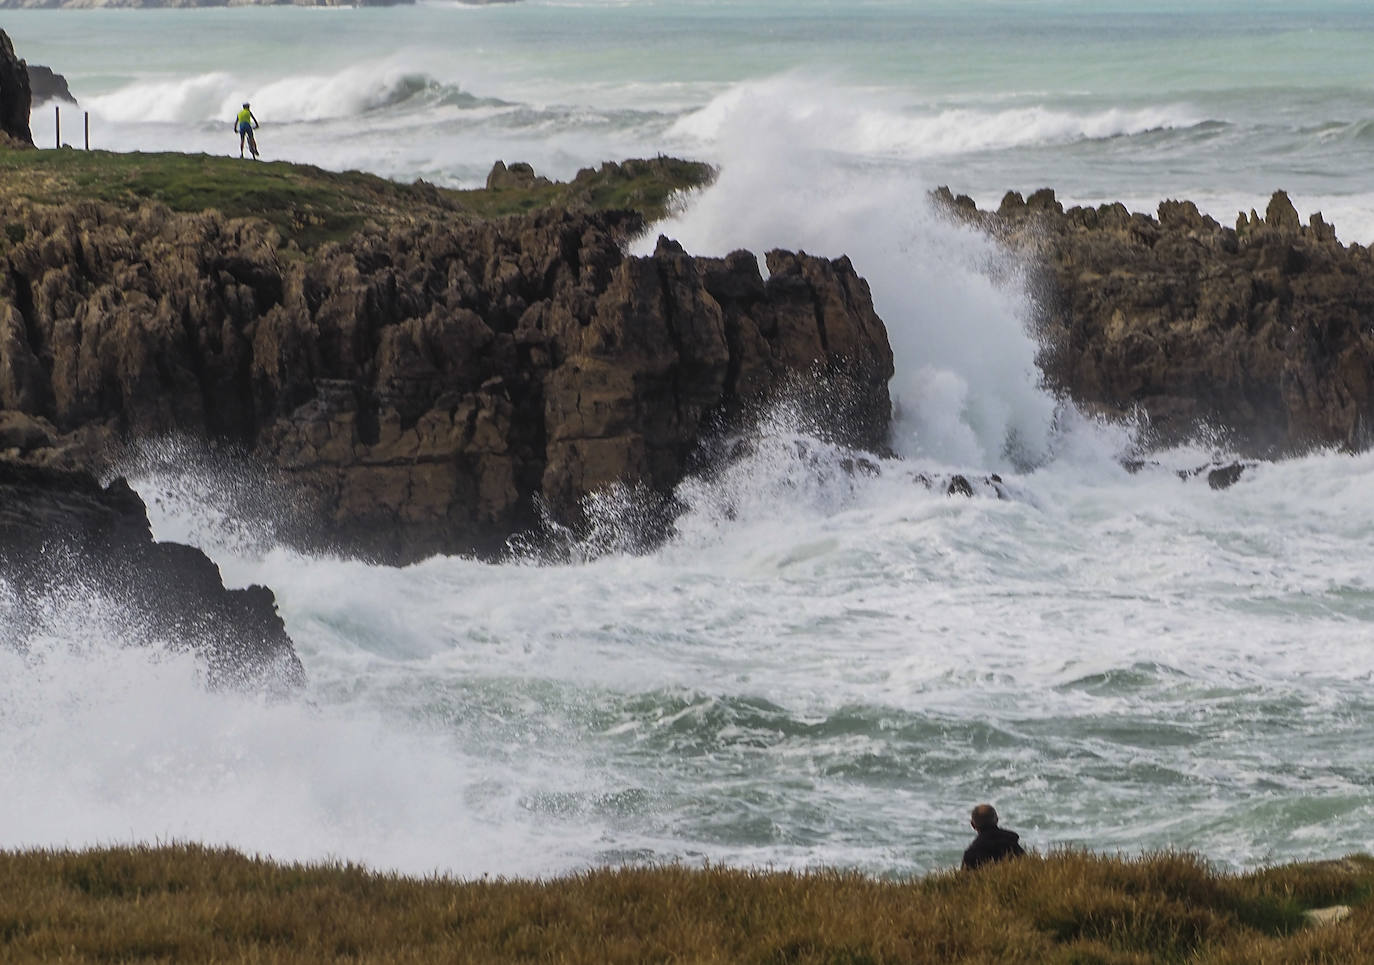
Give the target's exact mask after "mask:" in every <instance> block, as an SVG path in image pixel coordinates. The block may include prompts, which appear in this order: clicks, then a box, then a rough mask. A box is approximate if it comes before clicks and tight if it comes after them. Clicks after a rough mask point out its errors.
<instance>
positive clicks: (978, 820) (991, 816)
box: [970, 804, 997, 831]
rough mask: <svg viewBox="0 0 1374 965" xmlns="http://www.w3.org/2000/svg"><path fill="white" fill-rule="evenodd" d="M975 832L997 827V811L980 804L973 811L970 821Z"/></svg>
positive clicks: (989, 806)
mask: <svg viewBox="0 0 1374 965" xmlns="http://www.w3.org/2000/svg"><path fill="white" fill-rule="evenodd" d="M970 823H971V824H972V825H973V829H974V830H975V831H987V830H990V829H991V828H995V827H997V809H996V808H995V807H993V806H992V805H991V804H980V805H978V806H977V807H976V808H974V809H973V816H972V818H971V820H970Z"/></svg>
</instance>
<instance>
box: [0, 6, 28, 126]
mask: <svg viewBox="0 0 1374 965" xmlns="http://www.w3.org/2000/svg"><path fill="white" fill-rule="evenodd" d="M30 103H31V94H30V92H29V72H28V68H27V66H26V65H25V63H24V62H23V61H22V60H20V59H19V57H18V56H16V55H15V53H14V44H12V43H11V42H10V38H9V34H7V33H5V32H4V31H3V30H0V135H3V138H0V147H3V146H5V144H4V138H9V139H13V140H14V141H17V142H19V143H20V144H26V145H29V146H30V147H31V146H33V133H32V132H31V131H30V130H29V104H30Z"/></svg>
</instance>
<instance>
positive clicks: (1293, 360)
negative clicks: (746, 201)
mask: <svg viewBox="0 0 1374 965" xmlns="http://www.w3.org/2000/svg"><path fill="white" fill-rule="evenodd" d="M937 196H938V197H939V199H940V200H942V201H943V203H944V204H945V205H946V207H947V209H948V210H950V211H952V212H955V213H956V214H957V215H958V216H959V217H962V218H965V219H968V220H971V221H974V222H976V223H978V224H981V225H983V226H984V227H986V228H987V229H988V230H990V231H992V232H994V233H995V234H997V235H998V236H999V237H1002V238H1005V239H1006V240H1007V241H1008V243H1009V244H1012V245H1014V246H1016V247H1018V248H1020V249H1021V250H1023V251H1027V252H1029V253H1030V254H1031V256H1032V258H1033V259H1034V261H1035V263H1036V264H1038V266H1039V268H1040V274H1039V288H1038V291H1037V294H1038V296H1039V300H1040V304H1041V309H1042V311H1041V319H1040V323H1041V332H1040V334H1041V335H1042V337H1043V339H1044V345H1045V349H1044V352H1043V355H1042V368H1043V370H1044V373H1045V377H1046V379H1047V380H1048V381H1049V383H1050V384H1051V385H1053V386H1055V387H1058V388H1060V389H1062V390H1064V391H1066V392H1067V393H1069V394H1070V395H1071V396H1072V397H1073V398H1075V399H1076V400H1078V401H1080V402H1082V403H1086V404H1089V405H1091V406H1094V407H1098V408H1101V409H1106V410H1109V411H1115V412H1120V413H1125V412H1129V411H1130V410H1132V409H1137V408H1138V409H1140V410H1143V411H1144V412H1145V413H1147V414H1148V417H1149V421H1150V426H1151V429H1152V431H1153V433H1154V435H1155V437H1156V439H1157V441H1159V442H1164V443H1168V442H1173V441H1177V440H1180V439H1182V438H1186V437H1188V436H1190V435H1193V434H1194V433H1196V432H1197V431H1198V429H1199V427H1200V426H1207V427H1210V428H1211V429H1212V430H1221V431H1222V432H1224V433H1225V434H1227V435H1229V437H1230V439H1229V442H1230V443H1231V444H1232V445H1233V446H1235V447H1236V448H1237V450H1238V451H1240V452H1242V453H1247V454H1250V455H1260V456H1272V455H1277V454H1282V453H1286V452H1292V451H1297V450H1302V449H1305V448H1308V447H1312V446H1324V445H1335V446H1345V447H1350V448H1353V449H1362V448H1366V447H1367V446H1368V445H1369V444H1370V441H1371V432H1372V431H1374V255H1372V254H1371V251H1370V250H1369V249H1366V248H1364V247H1362V246H1360V245H1350V246H1345V245H1342V244H1341V243H1340V242H1339V241H1337V240H1336V234H1335V231H1334V229H1333V228H1332V227H1331V226H1330V225H1328V224H1326V223H1325V222H1324V221H1323V220H1322V217H1321V215H1320V214H1316V215H1313V216H1312V217H1311V218H1310V219H1309V221H1308V223H1307V224H1305V225H1304V224H1302V223H1300V220H1299V218H1298V213H1297V211H1296V209H1295V208H1294V206H1293V204H1292V202H1291V201H1290V200H1289V199H1288V196H1287V195H1286V194H1284V193H1283V192H1281V191H1280V192H1278V193H1276V194H1275V195H1274V196H1273V198H1272V199H1271V200H1270V202H1269V205H1268V207H1267V209H1266V212H1265V214H1264V216H1263V217H1261V216H1260V215H1258V214H1257V213H1255V212H1253V211H1252V212H1250V214H1248V215H1246V214H1242V215H1241V216H1240V217H1239V219H1238V220H1237V222H1236V224H1235V226H1234V227H1231V226H1226V225H1222V224H1219V223H1218V222H1217V221H1215V220H1214V219H1212V218H1210V217H1207V216H1205V215H1202V214H1200V213H1199V211H1198V209H1197V207H1196V206H1195V205H1194V204H1192V203H1191V202H1188V201H1165V202H1163V203H1161V204H1160V206H1159V210H1158V215H1157V217H1149V216H1148V215H1144V214H1132V213H1131V212H1129V211H1127V210H1126V208H1125V207H1124V206H1123V205H1120V204H1115V205H1103V206H1101V207H1098V208H1070V209H1069V210H1067V211H1065V210H1064V209H1063V207H1062V205H1060V204H1059V203H1058V202H1057V201H1056V200H1055V197H1054V193H1053V192H1052V191H1048V190H1046V191H1039V192H1036V193H1035V194H1033V195H1031V196H1030V197H1029V198H1025V199H1023V198H1022V197H1021V196H1020V195H1017V194H1009V195H1008V196H1007V197H1006V198H1005V199H1004V200H1003V202H1002V205H1001V207H1000V208H999V209H998V211H997V212H995V213H994V212H980V211H978V210H977V209H976V208H975V207H974V205H973V202H972V201H970V200H969V199H967V198H963V197H960V198H955V197H953V196H952V195H950V194H949V192H948V191H942V192H938V193H937Z"/></svg>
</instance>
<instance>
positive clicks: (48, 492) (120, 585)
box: [0, 420, 304, 690]
mask: <svg viewBox="0 0 1374 965" xmlns="http://www.w3.org/2000/svg"><path fill="white" fill-rule="evenodd" d="M13 421H14V420H10V422H13ZM0 432H3V433H7V435H8V438H7V439H6V441H10V442H12V441H14V438H13V434H14V426H13V425H8V426H5V427H3V428H0ZM0 586H4V587H5V588H7V589H8V590H9V591H10V592H7V593H0V625H3V630H0V643H4V644H7V645H9V646H12V647H16V646H17V647H19V648H24V647H26V646H27V643H28V638H29V634H32V633H43V632H45V625H46V619H45V616H44V613H43V612H42V611H43V608H44V607H52V606H61V605H62V597H63V594H65V593H71V592H73V591H75V592H77V593H79V594H81V595H83V596H90V595H91V594H93V593H94V594H99V595H100V596H101V597H102V598H103V599H104V600H106V601H107V603H108V604H109V605H110V606H111V607H112V608H114V609H116V610H117V611H118V614H119V616H118V619H119V620H120V621H121V622H123V623H125V624H126V625H127V626H128V628H129V630H130V633H129V637H130V638H133V639H141V640H145V641H149V642H152V641H161V642H164V643H166V644H167V645H170V646H172V647H175V648H189V649H191V650H194V651H195V652H196V653H197V654H198V656H200V658H201V659H202V660H203V663H204V666H205V668H206V676H207V682H208V683H209V684H210V685H211V686H214V687H252V688H266V689H269V690H283V689H289V688H293V687H296V686H299V685H300V684H301V683H303V682H304V672H303V670H302V669H301V664H300V661H299V660H298V659H297V657H296V653H295V650H294V649H293V648H292V645H291V640H290V638H288V637H287V635H286V629H285V627H284V626H283V624H282V621H281V618H280V617H279V616H278V615H277V610H276V603H275V600H274V599H273V596H272V591H271V590H268V589H266V588H264V587H260V586H250V587H248V588H247V589H244V590H226V589H225V588H224V585H223V583H222V582H221V581H220V574H219V569H218V568H217V567H216V566H215V564H214V563H212V562H210V560H209V559H207V558H206V557H205V554H203V553H201V552H200V551H199V550H197V549H194V548H193V547H190V546H182V545H180V544H178V543H158V542H154V540H153V538H152V535H151V533H150V531H149V528H148V519H147V516H146V513H145V509H144V506H143V503H142V501H140V500H139V498H138V496H137V495H135V493H134V492H133V490H131V489H130V488H129V487H128V486H127V485H126V484H125V483H124V481H123V480H116V481H115V482H113V483H111V484H110V485H109V486H104V487H102V486H100V485H99V484H98V483H97V482H96V481H95V479H94V478H93V477H91V476H90V475H88V474H86V473H79V472H64V471H61V470H55V469H47V468H43V467H39V466H32V465H23V464H20V463H17V462H15V461H13V460H9V459H0Z"/></svg>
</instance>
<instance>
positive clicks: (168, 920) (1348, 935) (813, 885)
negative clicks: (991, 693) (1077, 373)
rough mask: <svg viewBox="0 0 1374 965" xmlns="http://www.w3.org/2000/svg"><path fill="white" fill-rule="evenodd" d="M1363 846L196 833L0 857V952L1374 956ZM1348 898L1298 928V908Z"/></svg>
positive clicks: (1372, 878)
mask: <svg viewBox="0 0 1374 965" xmlns="http://www.w3.org/2000/svg"><path fill="white" fill-rule="evenodd" d="M1372 889H1374V859H1371V858H1367V857H1359V858H1350V859H1346V860H1345V861H1339V862H1320V863H1315V864H1304V865H1286V866H1281V867H1276V868H1271V869H1267V870H1264V871H1259V872H1255V873H1252V874H1247V875H1241V876H1233V875H1223V874H1218V873H1215V872H1214V871H1212V870H1211V869H1209V868H1208V867H1207V865H1206V863H1205V862H1203V861H1202V860H1200V859H1198V858H1196V857H1193V856H1190V855H1184V854H1161V855H1148V856H1145V857H1142V858H1138V859H1120V858H1109V857H1102V856H1094V855H1087V854H1078V853H1063V854H1055V855H1052V856H1050V857H1048V858H1041V857H1036V856H1031V857H1028V858H1026V859H1024V860H1021V861H1016V862H1010V863H1005V864H1001V865H995V866H991V867H988V868H985V869H982V870H980V871H978V872H974V873H961V872H946V873H939V874H933V875H930V876H928V877H925V878H922V879H916V880H910V881H879V880H875V879H873V878H868V877H865V876H862V875H858V874H853V873H848V872H839V871H822V872H813V873H807V874H794V873H787V872H763V871H741V870H732V869H725V868H707V869H688V868H684V867H662V868H628V869H608V870H598V871H590V872H587V873H584V874H579V875H574V876H571V877H566V878H557V879H553V880H549V881H534V882H530V881H485V880H484V881H468V882H460V881H451V880H445V879H437V878H430V879H424V880H417V879H408V878H403V877H399V876H395V875H385V874H376V873H372V872H369V871H366V870H364V869H362V868H359V867H356V866H352V865H333V866H316V867H310V866H300V865H277V864H273V863H270V862H267V861H263V860H258V859H252V858H247V857H244V856H243V855H241V854H238V853H236V852H233V851H227V850H214V849H209V848H203V847H199V846H194V845H190V846H173V847H160V848H133V849H111V850H94V851H82V852H50V851H28V852H20V853H0V961H3V962H7V963H8V962H34V961H54V962H55V961H61V962H253V963H279V962H328V961H350V962H498V961H499V962H508V961H526V962H569V963H584V962H585V963H603V962H635V963H639V962H752V963H760V965H762V963H793V962H796V963H804V962H817V963H820V962H825V963H863V962H1061V963H1071V962H1073V963H1089V962H1097V963H1123V965H1124V963H1136V962H1159V961H1164V962H1202V963H1240V962H1246V963H1250V962H1374V903H1369V902H1368V901H1367V899H1368V897H1369V895H1370V893H1371V890H1372ZM1336 903H1343V904H1349V905H1353V906H1355V910H1354V913H1353V914H1352V915H1351V916H1350V917H1349V918H1348V919H1346V920H1345V921H1342V922H1340V923H1337V924H1334V925H1328V926H1323V927H1321V928H1317V929H1312V928H1305V927H1304V926H1303V919H1302V912H1303V911H1304V910H1305V909H1308V908H1316V907H1323V906H1327V905H1331V904H1336Z"/></svg>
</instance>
